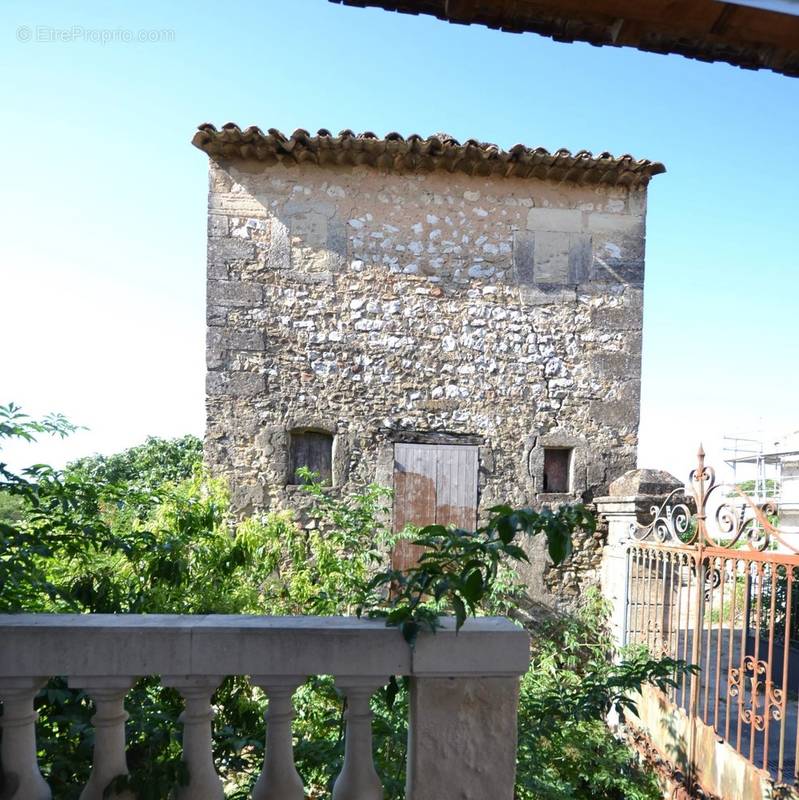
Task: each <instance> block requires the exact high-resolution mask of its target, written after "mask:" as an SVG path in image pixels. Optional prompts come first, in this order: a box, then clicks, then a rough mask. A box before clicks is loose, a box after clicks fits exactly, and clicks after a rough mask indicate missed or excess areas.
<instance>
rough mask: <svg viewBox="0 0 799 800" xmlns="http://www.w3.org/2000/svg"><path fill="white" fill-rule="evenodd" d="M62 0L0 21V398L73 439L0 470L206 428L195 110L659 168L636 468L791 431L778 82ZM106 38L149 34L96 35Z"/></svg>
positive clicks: (790, 300) (788, 259)
mask: <svg viewBox="0 0 799 800" xmlns="http://www.w3.org/2000/svg"><path fill="white" fill-rule="evenodd" d="M69 5H70V8H67V7H66V4H63V3H48V2H38V3H37V4H36V5H35V7H34V5H33V4H30V3H27V2H13V1H12V2H8V0H7V1H6V2H5V3H4V4H3V7H2V10H0V69H2V74H3V75H4V80H3V82H2V86H0V100H2V108H3V119H4V124H3V125H2V126H1V127H0V145H2V152H3V154H4V159H3V177H4V182H3V184H4V185H3V188H2V191H0V256H1V260H0V263H1V264H2V283H0V319H2V324H3V345H2V349H1V350H0V402H7V401H9V400H14V401H16V402H18V403H21V404H23V405H24V406H25V407H26V408H27V409H30V410H31V411H32V412H34V413H44V412H47V411H50V410H58V411H62V412H64V413H66V414H68V415H69V416H70V417H71V418H72V419H73V420H74V421H76V422H79V423H82V424H84V425H87V426H88V427H89V428H90V430H89V431H85V432H82V433H80V434H78V435H76V436H75V437H73V438H72V439H71V440H70V441H67V442H64V443H52V442H47V443H42V445H41V446H39V447H36V448H31V447H28V448H25V449H24V450H20V449H16V448H10V449H8V450H7V451H6V456H5V457H8V458H9V459H10V460H11V461H12V463H14V462H16V463H22V462H28V461H32V460H47V461H51V462H54V463H61V462H63V460H64V459H66V458H71V457H74V456H77V455H82V454H84V453H87V452H92V451H100V452H112V451H114V450H117V449H120V448H122V447H126V446H129V445H132V444H135V443H137V442H139V441H141V440H142V439H143V438H144V437H145V436H146V435H147V434H158V435H164V436H171V435H178V434H182V433H184V432H188V431H191V432H194V433H197V434H202V430H203V425H204V410H203V402H204V389H203V385H204V280H205V205H206V191H207V181H206V160H205V157H204V156H203V154H201V153H200V152H199V151H197V150H195V149H194V148H193V147H191V145H190V144H189V140H190V138H191V136H192V133H193V130H194V128H195V127H196V125H197V124H199V123H201V122H205V121H210V122H214V123H215V124H217V125H221V124H222V123H224V122H227V121H228V120H233V121H236V122H238V123H239V124H241V125H248V124H257V125H260V126H262V127H264V128H267V127H277V128H280V129H282V130H284V131H286V132H290V131H292V130H293V129H295V128H297V127H303V128H307V129H310V130H315V129H317V128H319V127H326V128H330V129H332V130H335V131H337V130H340V129H342V128H352V129H355V130H373V131H375V132H377V133H380V134H383V133H386V132H387V131H391V130H398V131H400V132H401V133H404V134H409V133H413V132H416V133H420V134H423V135H424V134H429V133H433V132H436V131H447V132H449V133H451V134H453V135H454V136H456V137H458V138H469V137H474V138H478V139H482V140H484V141H493V142H496V143H497V144H500V145H502V146H504V147H508V146H511V145H513V144H515V143H516V142H522V143H524V144H527V145H543V146H545V147H548V148H550V149H556V148H559V147H568V148H570V149H573V150H579V149H582V148H586V149H589V150H594V151H602V150H610V151H611V152H614V153H616V154H621V153H626V152H629V153H632V154H633V155H635V156H638V157H646V158H651V159H657V160H660V161H663V162H664V163H665V164H666V166H667V168H668V172H667V173H666V174H665V175H662V176H658V177H656V178H655V179H654V180H653V182H652V184H651V186H650V196H649V217H648V237H647V278H646V301H645V305H646V308H645V332H644V367H643V399H642V425H641V449H640V453H641V459H640V460H641V463H642V465H643V466H658V467H665V468H668V469H670V470H672V471H674V472H676V473H678V474H680V475H682V474H683V473H684V472H685V471H686V470H687V469H688V468H689V467H690V465H691V460H692V458H693V454H694V452H695V450H696V446H697V443H698V441H699V439H700V438H703V439H704V441H705V444H706V446H707V448H708V450H709V454H710V456H711V457H712V458H713V459H714V460H715V461H720V453H719V451H718V447H719V443H720V437H721V435H722V434H723V433H731V432H739V431H753V430H755V429H758V428H763V429H764V431H765V435H766V436H771V437H773V436H775V435H779V434H780V433H783V432H785V431H788V430H796V429H797V428H799V414H797V396H799V391H797V390H799V370H798V369H797V347H796V341H797V338H796V334H795V316H796V312H795V307H796V301H797V289H799V280H798V279H797V260H799V257H798V256H797V225H796V217H797V203H796V194H797V187H798V186H799V159H797V157H796V143H797V138H798V137H797V132H799V80H797V79H793V80H791V79H789V78H785V77H781V76H778V75H774V74H771V73H768V72H757V73H755V72H748V71H743V70H739V69H735V68H733V67H729V66H727V65H723V64H703V63H699V62H694V61H689V60H687V59H683V58H681V57H679V56H672V57H664V56H658V55H653V54H646V53H639V52H637V51H632V50H618V49H612V48H594V47H591V46H589V45H581V44H575V45H565V44H557V43H554V42H552V41H550V40H548V39H544V38H541V37H537V36H534V35H522V36H517V35H511V34H502V33H499V32H496V31H489V30H487V29H485V28H481V27H474V26H472V27H463V26H456V25H449V24H446V23H442V22H439V21H437V20H435V19H433V18H425V17H410V16H406V15H397V14H390V13H386V12H382V11H379V10H363V9H355V8H346V7H342V6H337V5H333V4H330V3H328V2H325V0H292V2H290V3H287V2H274V1H270V0H259V2H241V1H240V0H239V1H236V0H234V1H233V2H228V3H226V4H219V3H210V2H191V3H188V2H171V3H169V4H164V3H154V2H144V1H142V2H137V3H135V4H130V3H121V2H102V3H99V2H98V3H71V4H69ZM45 29H51V30H53V31H64V30H68V31H70V32H72V31H73V30H74V31H75V32H74V34H73V38H74V39H75V40H74V41H60V42H55V41H52V39H53V38H54V37H55V36H61V37H62V38H63V36H64V35H63V34H59V33H52V34H47V33H46V32H45ZM77 29H83V30H84V31H86V33H83V34H81V33H80V32H78V30H77ZM120 29H122V30H127V31H133V32H137V31H139V30H146V31H155V32H167V33H165V34H158V33H156V34H154V35H153V36H154V38H156V39H160V40H158V41H153V42H148V43H141V44H138V43H136V44H134V43H129V42H123V41H119V40H116V41H110V42H107V43H105V44H102V43H100V42H99V41H93V40H92V39H95V40H96V39H98V38H100V37H101V36H102V35H103V34H102V33H101V32H102V31H118V30H120ZM28 35H30V37H31V39H30V40H29V41H20V39H24V38H25V37H26V36H28ZM48 37H49V38H50V39H51V41H47V39H48Z"/></svg>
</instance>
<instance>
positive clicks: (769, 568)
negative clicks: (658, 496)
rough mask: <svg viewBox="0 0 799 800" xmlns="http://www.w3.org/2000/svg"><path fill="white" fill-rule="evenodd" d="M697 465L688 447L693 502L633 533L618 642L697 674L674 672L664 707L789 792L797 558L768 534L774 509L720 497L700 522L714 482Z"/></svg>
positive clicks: (655, 514) (662, 509) (671, 501)
mask: <svg viewBox="0 0 799 800" xmlns="http://www.w3.org/2000/svg"><path fill="white" fill-rule="evenodd" d="M704 457H705V454H704V452H703V451H702V450H701V448H700V451H699V464H698V466H697V468H696V469H695V470H693V471H692V472H691V475H690V488H691V489H692V493H693V503H692V502H691V501H690V500H689V499H686V498H685V497H684V496H680V495H681V492H682V490H676V491H675V492H672V493H671V494H670V495H669V496H668V497H667V498H666V500H665V502H663V503H662V505H660V506H653V507H652V509H651V514H652V521H651V522H650V523H649V524H648V525H646V526H641V525H637V524H636V525H635V526H634V529H633V535H632V542H631V544H630V547H629V550H628V571H627V615H626V642H627V643H628V644H631V645H640V646H645V647H646V648H647V649H648V650H649V652H650V653H651V654H652V655H653V656H654V657H660V656H670V657H672V658H675V659H681V660H684V661H686V662H688V663H690V664H695V665H697V666H698V667H699V668H700V669H699V671H698V672H697V674H695V675H678V674H677V673H675V679H676V681H677V682H676V685H675V687H674V688H672V689H671V690H670V691H669V698H668V699H669V700H670V701H671V702H672V703H674V704H675V705H676V706H678V707H680V708H682V709H683V710H684V711H685V712H686V713H687V714H688V716H689V717H692V718H698V719H700V720H701V721H702V722H704V723H705V724H706V725H708V726H710V727H712V728H713V729H714V731H715V733H716V734H717V736H718V737H721V738H723V740H724V741H726V742H727V743H728V744H730V745H731V746H732V747H733V748H735V749H736V750H737V751H738V752H739V753H740V754H741V755H742V756H744V757H745V758H746V759H748V760H749V761H751V762H752V763H753V764H754V765H755V766H757V767H759V768H762V769H764V770H766V771H768V772H769V773H770V775H771V777H772V779H774V780H775V781H776V782H777V783H786V784H796V783H797V782H798V781H799V771H798V770H799V730H798V729H797V725H798V721H799V554H797V552H798V551H797V549H796V548H795V544H794V542H792V541H791V539H792V538H793V537H797V539H799V531H797V532H796V533H789V532H786V531H781V530H779V529H778V528H777V527H776V525H775V519H774V516H775V509H774V508H773V507H771V506H770V504H758V503H756V502H754V501H753V500H752V499H750V498H749V497H747V496H745V495H743V494H739V495H736V496H734V497H732V498H723V499H721V501H720V503H719V505H718V506H717V507H716V508H715V511H714V512H713V513H712V514H711V519H710V520H708V500H709V499H710V498H711V497H712V496H713V495H714V493H717V494H718V492H717V490H718V487H719V484H717V481H716V475H715V472H714V470H713V468H712V467H709V466H705V463H704ZM693 504H695V508H691V506H692V505H693ZM689 730H690V731H693V730H694V726H693V725H691V726H689ZM691 736H692V738H693V733H692V734H691ZM687 744H688V754H689V763H694V742H693V741H691V742H688V743H687Z"/></svg>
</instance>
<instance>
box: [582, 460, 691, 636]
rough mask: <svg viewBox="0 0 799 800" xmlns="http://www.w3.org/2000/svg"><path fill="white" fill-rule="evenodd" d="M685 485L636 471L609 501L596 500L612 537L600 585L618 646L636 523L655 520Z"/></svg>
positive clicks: (615, 486) (619, 482) (613, 488)
mask: <svg viewBox="0 0 799 800" xmlns="http://www.w3.org/2000/svg"><path fill="white" fill-rule="evenodd" d="M683 485H684V484H683V482H682V481H680V480H678V479H677V478H675V477H674V476H673V475H671V474H670V473H668V472H665V471H663V470H657V469H632V470H630V471H629V472H625V473H624V475H622V476H621V477H620V478H617V479H616V480H615V481H613V483H611V484H610V486H609V487H608V496H607V497H598V498H596V499H595V500H594V503H595V504H596V507H597V513H598V514H600V515H601V516H602V517H604V519H605V520H606V522H607V526H608V537H607V543H606V544H605V547H604V548H603V549H602V566H601V570H600V585H601V587H602V594H603V596H604V597H605V598H606V599H607V600H608V601H609V602H610V605H611V610H610V629H611V633H612V634H613V638H614V639H615V641H616V644H617V646H619V647H621V646H622V645H623V644H624V627H625V614H626V609H627V547H628V543H629V540H630V538H631V535H632V528H633V525H634V523H636V522H637V523H639V524H641V525H644V524H647V523H649V522H651V520H652V513H651V509H652V507H653V506H657V507H658V508H660V506H661V505H662V504H663V502H664V501H665V500H666V498H667V497H668V496H669V494H671V493H672V492H673V491H674V490H675V489H679V488H680V487H681V486H683Z"/></svg>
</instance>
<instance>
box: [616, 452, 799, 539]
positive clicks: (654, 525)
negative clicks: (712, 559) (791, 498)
mask: <svg viewBox="0 0 799 800" xmlns="http://www.w3.org/2000/svg"><path fill="white" fill-rule="evenodd" d="M697 457H698V464H697V467H696V468H695V469H693V470H691V473H690V475H689V476H688V485H689V486H690V488H691V493H692V494H693V497H694V501H695V503H696V511H695V512H692V511H691V509H690V508H689V505H688V502H687V501H685V500H681V499H680V498H681V497H683V495H684V490H683V489H682V488H679V489H675V490H674V491H672V492H671V493H670V494H669V495H668V497H667V498H666V499H665V500H664V501H663V503H662V504H661V505H660V506H656V505H653V506H652V507H651V508H650V509H649V513H650V514H651V516H652V519H651V521H650V522H649V523H647V524H646V525H641V524H640V523H638V522H633V523H632V524H631V534H632V538H633V539H635V540H636V541H646V540H651V541H653V542H655V543H659V544H664V545H675V546H680V545H682V546H690V545H698V546H705V547H707V546H709V547H724V548H727V549H731V550H732V549H736V548H740V547H742V546H744V545H745V546H746V547H748V548H749V549H751V550H756V551H760V552H762V551H764V550H769V549H774V548H775V547H776V545H778V544H779V545H780V546H781V549H783V550H787V551H789V552H791V553H799V549H797V548H796V547H794V546H793V545H791V544H789V543H788V542H786V541H785V539H784V538H783V537H782V536H781V535H780V534H781V532H780V530H779V529H778V528H777V527H776V526H775V525H774V524H773V522H772V521H771V519H769V517H774V516H775V515H776V513H777V507H776V505H775V504H774V503H773V502H771V501H767V502H765V503H757V502H755V501H754V500H753V499H752V498H751V497H749V496H747V495H745V494H744V493H743V492H740V491H739V492H738V495H739V500H738V501H734V500H730V499H727V500H725V502H723V503H722V504H721V505H719V507H718V508H717V509H716V512H715V514H714V515H713V518H712V520H711V521H710V526H709V525H708V519H707V503H708V498H709V497H710V496H711V494H713V492H715V491H716V490H717V489H718V488H719V483H718V482H717V480H716V471H715V470H714V469H713V467H710V466H707V465H706V464H705V452H704V450H703V449H702V447H701V446H700V448H699V452H698V454H697ZM711 530H712V533H711Z"/></svg>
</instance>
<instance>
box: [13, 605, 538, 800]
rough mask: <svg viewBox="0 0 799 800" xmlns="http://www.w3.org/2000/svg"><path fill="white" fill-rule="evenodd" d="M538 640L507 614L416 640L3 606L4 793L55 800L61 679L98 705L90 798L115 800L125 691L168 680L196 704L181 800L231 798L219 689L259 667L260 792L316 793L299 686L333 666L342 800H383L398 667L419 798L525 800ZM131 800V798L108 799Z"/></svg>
mask: <svg viewBox="0 0 799 800" xmlns="http://www.w3.org/2000/svg"><path fill="white" fill-rule="evenodd" d="M528 663H529V640H528V636H527V634H526V633H525V632H524V631H522V630H521V629H519V628H517V627H515V626H514V625H513V624H512V623H511V622H509V621H508V620H504V619H500V618H493V617H487V618H481V619H475V620H470V621H468V622H467V623H466V625H465V626H464V627H463V628H462V629H461V631H460V632H458V633H456V632H455V630H454V624H453V623H452V621H450V620H445V622H444V627H443V628H442V629H441V630H440V631H438V632H437V633H436V634H423V635H421V636H420V638H419V640H418V641H417V643H416V646H415V648H413V649H411V648H410V647H409V646H408V645H407V644H406V642H405V641H404V640H403V638H402V636H401V635H400V633H399V632H398V631H397V630H396V629H392V628H386V627H385V625H384V624H383V623H382V622H381V621H378V620H358V619H355V618H348V617H257V616H221V615H213V616H176V615H105V614H96V615H51V614H19V615H0V703H2V709H3V714H2V717H0V725H2V741H1V742H0V765H2V768H3V775H4V784H3V786H2V790H1V791H0V797H2V800H49V798H50V797H51V792H50V789H49V788H48V786H47V783H46V782H45V780H44V778H43V777H42V775H41V772H40V770H39V766H38V763H37V756H36V729H35V726H36V718H37V715H36V712H35V711H34V699H35V697H36V695H37V693H38V692H39V690H40V689H41V687H42V686H43V685H44V684H45V682H46V680H47V678H48V677H50V676H66V677H67V679H68V682H69V685H70V686H72V687H76V688H81V689H83V690H84V691H85V692H86V693H87V694H88V695H89V697H90V698H91V699H92V701H93V703H94V706H95V714H94V716H93V717H92V721H93V724H94V726H95V734H96V735H95V747H94V754H93V762H92V771H91V776H90V778H89V781H88V783H87V784H86V786H85V787H84V789H83V792H82V794H81V800H102V798H103V793H104V790H105V789H106V787H107V786H108V784H109V782H110V781H111V780H112V779H113V778H114V777H116V776H118V775H123V774H127V772H128V767H127V764H126V757H125V721H126V719H127V713H126V712H125V695H126V693H127V692H128V691H129V689H130V688H131V686H132V685H133V683H134V682H135V681H136V679H137V678H139V677H142V676H149V675H158V676H160V679H161V681H162V683H163V684H164V685H165V686H170V687H174V688H175V689H177V690H178V692H180V694H181V696H182V697H183V699H184V701H185V710H184V711H183V713H182V714H181V715H180V718H179V720H176V721H175V722H176V723H178V722H180V723H182V725H183V758H184V761H185V763H186V765H187V768H188V775H189V782H188V784H187V785H186V786H185V787H183V789H182V790H181V794H180V798H181V800H221V798H223V797H224V794H223V789H222V783H221V781H220V779H219V777H218V775H217V773H216V770H215V767H214V763H213V755H212V748H211V735H212V720H213V716H214V714H213V709H212V705H211V700H212V697H213V694H214V692H215V690H216V689H217V687H218V686H219V684H220V683H221V681H222V679H223V677H224V676H227V675H247V676H249V679H250V681H251V682H252V684H253V685H254V686H258V687H260V688H262V689H263V691H264V693H265V694H266V696H267V698H268V707H267V712H266V715H265V720H266V733H265V741H266V748H265V757H264V766H263V771H262V772H261V775H260V777H259V778H258V781H257V783H256V784H255V786H254V788H253V792H252V798H253V800H303V798H304V797H305V792H304V788H303V784H302V779H301V777H300V776H299V774H298V773H297V770H296V769H295V766H294V758H293V747H292V727H291V721H292V717H293V707H292V695H293V692H294V690H295V689H296V688H297V687H298V686H299V685H300V684H301V683H302V682H303V681H304V680H305V679H306V678H307V677H308V676H310V675H332V676H334V678H335V683H336V686H337V687H338V689H339V690H340V692H341V693H342V695H344V696H345V697H346V699H347V712H346V737H345V756H344V765H343V768H342V771H341V773H340V775H339V776H338V779H337V781H336V783H335V787H334V790H333V800H380V798H382V797H383V789H382V785H381V780H380V776H379V775H378V774H377V772H376V770H375V766H374V761H373V758H372V731H371V711H370V703H369V701H370V698H371V696H372V695H373V694H374V692H376V691H377V690H378V689H379V688H380V687H381V686H383V685H384V684H385V683H386V682H387V680H388V678H389V676H391V675H406V676H409V677H410V679H411V680H410V686H411V689H410V712H409V713H410V719H409V725H408V756H407V781H406V798H407V800H448V798H451V799H452V800H456V798H457V800H485V798H488V797H490V798H492V800H512V798H513V785H514V779H515V762H516V737H517V727H516V714H517V706H518V685H519V676H520V675H521V674H522V673H524V672H525V671H526V670H527V667H528ZM111 796H112V797H116V798H117V800H119V799H120V798H123V797H124V798H126V800H127V798H128V797H130V795H129V794H128V795H124V794H117V795H111Z"/></svg>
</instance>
